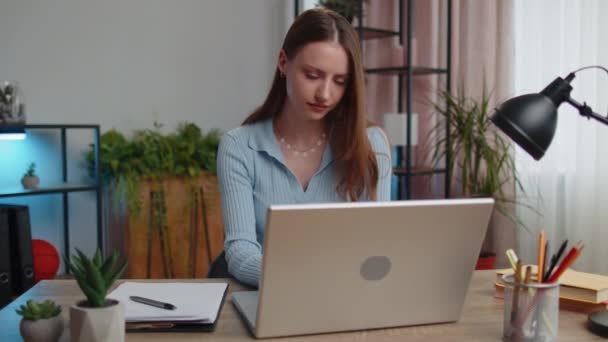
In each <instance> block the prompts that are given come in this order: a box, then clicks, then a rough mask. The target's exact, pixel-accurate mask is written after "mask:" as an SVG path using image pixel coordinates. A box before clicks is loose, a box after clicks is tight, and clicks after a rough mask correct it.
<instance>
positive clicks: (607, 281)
mask: <svg viewBox="0 0 608 342" xmlns="http://www.w3.org/2000/svg"><path fill="white" fill-rule="evenodd" d="M532 272H533V274H534V276H535V277H536V274H537V272H536V266H535V265H532ZM512 273H513V270H512V269H510V268H505V269H500V270H496V278H497V279H496V281H497V282H498V283H501V284H502V276H503V275H504V274H512ZM559 283H560V287H559V292H560V297H567V298H572V299H577V300H584V301H589V302H593V303H602V302H606V301H608V276H603V275H599V274H593V273H585V272H579V271H575V270H573V269H567V270H566V271H565V272H564V274H563V275H562V276H561V277H560V278H559Z"/></svg>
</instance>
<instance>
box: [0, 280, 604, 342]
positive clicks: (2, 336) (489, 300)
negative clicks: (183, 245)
mask: <svg viewBox="0 0 608 342" xmlns="http://www.w3.org/2000/svg"><path fill="white" fill-rule="evenodd" d="M495 279H496V278H495V274H494V272H493V271H476V272H475V274H474V276H473V280H472V282H471V286H470V287H469V291H468V294H467V299H466V302H465V306H464V311H463V315H462V318H461V319H460V321H459V322H458V323H447V324H436V325H424V326H415V327H404V328H390V329H378V330H367V331H357V332H348V333H334V334H323V335H311V336H302V337H291V338H284V339H272V341H277V340H282V341H295V340H298V341H300V340H302V341H405V340H407V341H425V342H426V341H500V340H501V333H502V317H503V313H502V310H503V302H502V300H499V299H495V298H494V297H493V295H494V280H495ZM153 281H159V280H153ZM162 281H175V280H162ZM182 281H185V282H192V281H195V280H192V279H185V280H182ZM198 281H216V280H212V279H203V280H198ZM238 290H243V287H242V286H240V285H239V284H236V283H233V282H231V292H232V291H238ZM82 297H83V296H82V295H81V293H80V289H78V287H77V285H76V282H75V281H73V280H52V281H42V282H40V283H38V284H37V285H36V286H34V287H33V288H32V289H30V290H29V291H28V292H26V293H25V294H24V295H23V296H21V297H19V298H18V299H17V300H15V301H14V302H12V303H11V304H9V305H8V306H7V307H5V308H4V309H2V310H0V340H1V341H5V342H9V341H11V342H12V341H21V340H22V339H21V336H20V335H19V320H20V318H21V317H20V316H18V315H17V314H16V313H15V309H16V308H18V307H19V305H21V304H23V303H25V302H26V301H27V300H28V299H35V300H38V301H40V300H43V299H48V298H50V299H53V300H55V301H56V302H57V303H58V304H60V305H61V306H63V308H64V309H63V313H62V314H63V315H64V318H65V319H66V326H65V329H64V333H63V336H62V339H61V341H69V325H68V321H67V320H68V317H69V309H68V308H69V306H70V305H72V304H73V303H75V302H76V300H77V299H79V298H82ZM586 322H587V316H586V315H584V314H580V313H575V312H568V311H561V312H560V317H559V339H560V341H562V342H563V341H596V340H597V341H600V340H602V338H601V337H598V336H595V335H593V334H591V333H590V332H589V331H588V330H587V329H586ZM126 340H127V341H146V342H153V341H199V340H209V341H246V340H253V338H252V336H251V335H250V334H249V333H248V331H247V329H246V327H245V324H244V323H243V322H242V321H241V319H240V317H239V315H238V313H237V312H236V309H235V308H234V306H233V305H232V303H231V297H230V296H228V297H227V300H226V303H225V304H224V307H223V310H222V313H221V315H220V319H219V322H218V323H217V326H216V330H215V332H213V333H180V334H178V333H127V338H126Z"/></svg>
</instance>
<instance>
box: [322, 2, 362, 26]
mask: <svg viewBox="0 0 608 342" xmlns="http://www.w3.org/2000/svg"><path fill="white" fill-rule="evenodd" d="M316 6H321V7H325V8H327V9H330V10H332V11H334V12H336V13H338V14H340V15H341V16H343V17H344V18H346V20H348V22H350V23H352V22H353V19H354V18H356V17H357V16H358V15H359V11H360V10H362V9H361V8H360V7H359V1H358V0H319V2H318V3H317V5H316Z"/></svg>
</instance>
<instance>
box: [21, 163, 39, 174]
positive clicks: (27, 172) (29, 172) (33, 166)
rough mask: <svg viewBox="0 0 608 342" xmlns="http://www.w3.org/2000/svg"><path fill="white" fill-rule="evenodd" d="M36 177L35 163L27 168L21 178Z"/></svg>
mask: <svg viewBox="0 0 608 342" xmlns="http://www.w3.org/2000/svg"><path fill="white" fill-rule="evenodd" d="M35 176H36V163H30V165H29V166H28V167H27V171H25V174H24V175H23V177H35Z"/></svg>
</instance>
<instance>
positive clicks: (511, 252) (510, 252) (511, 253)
mask: <svg viewBox="0 0 608 342" xmlns="http://www.w3.org/2000/svg"><path fill="white" fill-rule="evenodd" d="M505 254H507V259H509V264H511V268H513V271H515V269H516V268H517V260H519V258H518V257H517V254H515V251H514V250H513V249H511V248H509V249H507V251H506V252H505Z"/></svg>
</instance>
